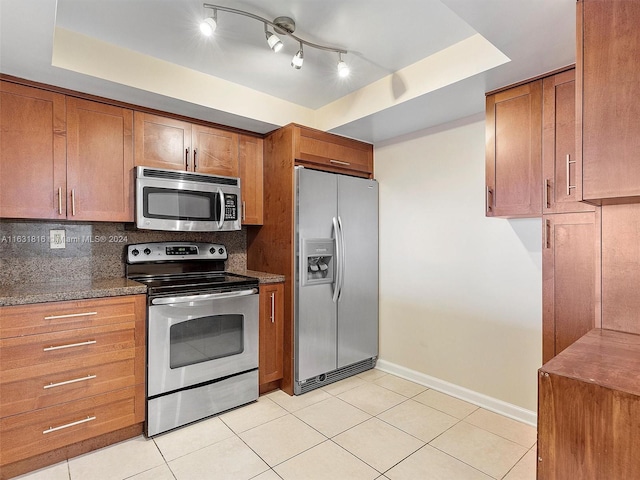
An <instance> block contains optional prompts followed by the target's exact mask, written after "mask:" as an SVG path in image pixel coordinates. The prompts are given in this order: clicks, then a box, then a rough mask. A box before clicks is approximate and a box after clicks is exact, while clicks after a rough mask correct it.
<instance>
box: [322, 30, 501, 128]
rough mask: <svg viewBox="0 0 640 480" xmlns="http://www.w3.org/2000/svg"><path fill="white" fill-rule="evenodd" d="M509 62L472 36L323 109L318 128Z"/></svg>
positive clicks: (484, 42)
mask: <svg viewBox="0 0 640 480" xmlns="http://www.w3.org/2000/svg"><path fill="white" fill-rule="evenodd" d="M509 61H510V59H509V57H507V56H506V55H505V54H504V53H502V52H501V51H500V50H498V49H497V48H496V47H495V46H493V45H492V44H491V43H490V42H489V41H488V40H487V39H485V38H484V37H483V36H482V35H480V34H475V35H472V36H470V37H468V38H466V39H465V40H462V41H461V42H458V43H456V44H454V45H452V46H450V47H448V48H445V49H444V50H441V51H439V52H436V53H434V54H433V55H430V56H429V57H426V58H424V59H422V60H420V61H418V62H416V63H414V64H412V65H409V66H408V67H405V68H403V69H401V70H398V71H397V72H395V73H392V74H390V75H387V76H386V77H384V78H382V79H380V80H378V81H376V82H373V83H371V84H370V85H367V86H366V87H363V88H361V89H360V90H357V91H355V92H353V93H350V94H349V95H345V96H344V97H342V98H339V99H338V100H336V101H334V102H331V103H329V104H328V105H325V106H324V107H321V108H319V109H318V110H317V119H318V124H317V126H316V128H319V129H321V130H332V129H335V128H337V127H339V126H341V125H345V124H347V123H349V122H353V121H355V120H358V119H360V118H363V117H366V116H368V115H372V114H374V113H376V112H380V111H382V110H386V109H387V108H391V107H393V106H395V105H398V104H400V103H404V102H406V101H408V100H412V99H414V98H416V97H419V96H422V95H425V94H428V93H430V92H434V91H436V90H438V89H440V88H444V87H446V86H448V85H452V84H455V83H457V82H459V81H461V80H464V79H466V78H469V77H472V76H474V75H478V74H480V73H482V72H485V71H487V70H489V69H492V68H494V67H497V66H499V65H502V64H504V63H507V62H509Z"/></svg>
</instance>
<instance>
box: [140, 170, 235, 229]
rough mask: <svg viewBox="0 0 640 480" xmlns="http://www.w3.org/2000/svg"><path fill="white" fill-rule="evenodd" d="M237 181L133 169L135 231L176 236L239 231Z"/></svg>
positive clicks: (179, 172)
mask: <svg viewBox="0 0 640 480" xmlns="http://www.w3.org/2000/svg"><path fill="white" fill-rule="evenodd" d="M240 205H242V202H241V199H240V179H239V178H235V177H223V176H219V175H207V174H203V173H191V172H182V171H178V170H166V169H161V168H149V167H136V227H137V228H143V229H147V230H169V231H177V232H221V231H231V230H240V228H241V222H240V215H241V212H240Z"/></svg>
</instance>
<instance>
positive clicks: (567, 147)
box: [542, 70, 596, 214]
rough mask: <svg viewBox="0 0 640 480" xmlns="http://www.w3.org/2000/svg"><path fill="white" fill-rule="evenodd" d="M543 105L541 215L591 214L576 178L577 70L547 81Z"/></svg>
mask: <svg viewBox="0 0 640 480" xmlns="http://www.w3.org/2000/svg"><path fill="white" fill-rule="evenodd" d="M542 102H543V108H542V112H543V117H542V178H543V186H542V188H543V189H544V190H543V204H542V211H543V213H545V214H547V213H568V212H592V211H594V210H595V208H596V207H595V206H594V205H590V204H587V203H583V202H581V201H580V200H582V182H581V178H580V177H578V176H577V167H578V163H579V162H578V159H577V156H576V120H575V119H576V91H575V70H568V71H565V72H563V73H559V74H557V75H554V76H552V77H547V78H545V79H544V80H543V83H542ZM568 161H570V162H574V163H569V164H567V162H568ZM567 165H568V167H569V168H568V169H567ZM567 171H568V172H569V176H568V177H567ZM567 186H569V187H570V188H569V189H568V191H569V193H567Z"/></svg>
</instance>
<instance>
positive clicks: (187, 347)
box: [169, 314, 244, 368]
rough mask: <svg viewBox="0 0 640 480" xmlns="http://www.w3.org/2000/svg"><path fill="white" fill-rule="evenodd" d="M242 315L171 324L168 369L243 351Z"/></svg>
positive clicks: (220, 316)
mask: <svg viewBox="0 0 640 480" xmlns="http://www.w3.org/2000/svg"><path fill="white" fill-rule="evenodd" d="M243 325H244V316H243V315H238V314H227V315H212V316H207V317H199V318H195V319H193V320H189V321H186V322H182V323H179V324H177V325H173V326H172V327H171V329H170V332H169V339H170V352H171V353H170V358H169V366H170V367H171V368H180V367H186V366H188V365H195V364H196V363H201V362H206V361H209V360H214V359H216V358H222V357H229V356H231V355H237V354H238V353H242V352H243V351H244V334H243V333H244V332H243Z"/></svg>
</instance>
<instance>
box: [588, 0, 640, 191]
mask: <svg viewBox="0 0 640 480" xmlns="http://www.w3.org/2000/svg"><path fill="white" fill-rule="evenodd" d="M638 25H640V2H637V1H629V0H607V1H602V0H582V1H581V2H579V3H578V35H577V37H578V52H577V67H578V79H579V80H581V82H582V84H581V88H580V86H579V88H578V93H579V97H578V101H579V108H580V109H581V112H582V119H581V120H582V131H581V133H582V138H581V139H579V142H580V143H581V145H582V162H583V172H582V175H583V198H584V199H585V200H592V201H599V200H600V199H621V198H625V197H638V196H640V162H639V161H638V156H639V155H640V101H638V99H639V98H640V69H638V58H640V29H639V28H638ZM633 201H636V202H637V201H640V199H637V198H636V199H635V200H633Z"/></svg>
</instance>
